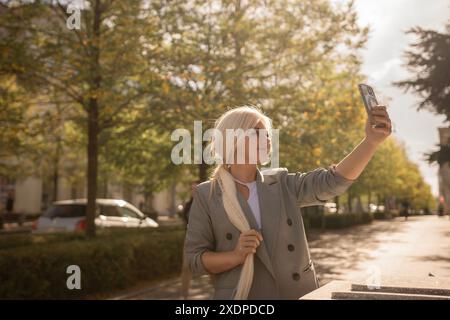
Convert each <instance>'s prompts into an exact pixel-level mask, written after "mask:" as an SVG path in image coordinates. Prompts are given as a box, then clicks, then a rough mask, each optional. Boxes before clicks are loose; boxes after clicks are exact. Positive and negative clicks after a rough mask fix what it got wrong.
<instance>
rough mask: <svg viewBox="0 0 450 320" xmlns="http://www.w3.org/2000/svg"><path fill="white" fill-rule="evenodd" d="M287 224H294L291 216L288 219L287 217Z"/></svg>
mask: <svg viewBox="0 0 450 320" xmlns="http://www.w3.org/2000/svg"><path fill="white" fill-rule="evenodd" d="M287 224H288V225H290V226H292V220H291V218H288V219H287Z"/></svg>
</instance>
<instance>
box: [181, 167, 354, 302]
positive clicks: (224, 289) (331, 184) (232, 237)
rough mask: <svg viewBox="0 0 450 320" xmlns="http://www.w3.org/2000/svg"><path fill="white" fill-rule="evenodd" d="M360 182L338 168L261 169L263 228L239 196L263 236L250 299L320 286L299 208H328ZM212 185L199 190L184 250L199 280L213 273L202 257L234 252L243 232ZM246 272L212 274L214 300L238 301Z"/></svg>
mask: <svg viewBox="0 0 450 320" xmlns="http://www.w3.org/2000/svg"><path fill="white" fill-rule="evenodd" d="M355 181H356V179H355V180H349V179H346V178H344V177H343V176H341V175H339V174H338V173H337V172H336V169H335V165H332V166H330V167H329V168H328V169H325V168H317V169H315V170H312V171H309V172H306V173H301V172H295V173H289V172H288V171H287V169H286V168H274V169H267V170H262V171H260V170H259V169H258V170H257V190H258V197H259V208H260V212H261V225H262V228H261V229H260V230H259V228H258V224H257V222H256V219H255V217H254V215H253V213H252V211H251V209H250V206H249V205H248V203H247V201H246V200H245V198H244V196H243V195H242V194H241V193H240V192H237V197H238V200H239V202H240V204H241V207H242V209H243V211H244V214H245V215H246V217H247V219H248V221H249V223H250V227H251V228H252V229H256V230H259V231H260V232H261V233H262V236H263V241H262V242H261V245H260V246H259V247H258V248H257V250H256V254H255V259H254V277H253V283H252V287H251V289H250V293H249V296H248V299H298V298H300V297H301V296H303V295H305V294H307V293H309V292H311V291H313V290H314V289H316V288H318V282H317V278H316V272H315V269H314V264H313V262H312V260H311V258H310V253H309V248H308V243H307V240H306V234H305V229H304V226H303V220H302V216H301V209H300V208H301V207H306V206H311V205H323V204H324V203H325V202H326V201H327V200H329V199H331V198H333V197H334V196H337V195H341V194H342V193H344V192H345V191H346V190H347V188H348V187H349V186H350V185H351V184H352V183H353V182H355ZM211 184H212V182H211V181H207V182H203V183H201V184H199V185H198V186H197V192H196V195H195V197H194V201H193V203H192V206H191V209H190V213H189V223H188V226H187V233H186V240H185V245H184V250H185V255H186V258H187V262H188V264H189V268H190V269H191V272H192V273H193V275H194V276H199V275H203V274H209V272H208V271H207V270H206V269H205V267H204V265H203V263H202V260H201V259H200V256H201V254H202V253H203V252H205V251H207V250H209V251H216V252H221V251H231V250H234V248H235V247H236V244H237V241H238V239H239V234H240V232H239V230H238V229H237V228H236V227H235V226H233V225H232V224H231V222H230V221H229V219H228V217H227V214H226V212H225V209H224V206H223V202H222V196H221V190H220V187H219V186H218V185H217V184H216V185H215V188H214V189H213V192H212V194H211V197H210V188H211ZM241 269H242V265H240V266H237V267H235V268H233V269H231V270H228V271H225V272H222V273H219V274H211V276H212V280H213V285H214V296H213V299H232V298H233V297H234V293H235V290H236V287H237V283H238V280H239V275H240V274H241Z"/></svg>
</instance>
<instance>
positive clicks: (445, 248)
mask: <svg viewBox="0 0 450 320" xmlns="http://www.w3.org/2000/svg"><path fill="white" fill-rule="evenodd" d="M309 243H310V250H311V255H312V258H313V259H314V261H315V265H316V269H317V273H318V276H319V279H320V284H321V285H324V284H326V283H327V282H328V281H330V280H333V279H336V280H352V279H356V278H361V277H362V278H367V277H368V276H369V274H370V273H373V272H374V270H375V272H379V274H380V276H381V277H383V276H392V275H402V276H415V277H428V276H430V275H434V276H436V277H438V276H442V277H450V219H449V218H448V217H438V216H420V217H419V216H417V217H409V219H408V221H404V219H403V218H396V219H393V220H389V221H374V222H373V223H372V224H370V225H364V226H357V227H352V228H348V229H344V230H338V231H326V232H323V233H312V234H311V235H310V237H309ZM180 288H181V283H180V280H179V279H173V280H170V281H167V282H164V283H162V284H160V285H159V286H157V287H151V288H147V289H144V290H140V291H139V292H130V293H127V294H126V295H125V296H121V297H116V298H124V299H181V298H182V297H181V295H180ZM212 292H213V290H212V287H211V285H210V282H209V278H208V276H203V277H199V278H197V279H194V280H193V282H192V286H191V290H190V295H189V299H209V298H210V297H211V294H212Z"/></svg>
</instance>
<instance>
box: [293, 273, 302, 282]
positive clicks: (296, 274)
mask: <svg viewBox="0 0 450 320" xmlns="http://www.w3.org/2000/svg"><path fill="white" fill-rule="evenodd" d="M292 279H294V280H295V281H298V280H300V274H298V273H297V272H295V273H293V274H292Z"/></svg>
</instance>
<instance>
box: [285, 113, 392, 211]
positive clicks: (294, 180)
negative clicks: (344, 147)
mask: <svg viewBox="0 0 450 320" xmlns="http://www.w3.org/2000/svg"><path fill="white" fill-rule="evenodd" d="M372 118H373V119H374V121H376V122H375V123H374V125H375V124H381V123H384V124H385V128H374V127H372V124H371V123H370V122H369V120H367V122H366V136H365V138H364V139H363V140H362V141H361V142H360V143H359V144H358V145H357V146H356V147H355V148H354V149H353V151H351V152H350V153H349V154H348V155H347V156H346V157H345V158H344V159H343V160H342V161H340V162H339V163H338V164H337V165H332V166H330V167H329V168H328V170H327V169H324V168H318V169H315V170H312V171H309V172H306V173H302V172H296V173H289V174H288V175H287V185H288V188H289V189H290V190H291V192H293V193H294V195H295V196H296V198H297V201H298V203H299V205H300V206H301V207H306V206H312V205H321V204H324V203H325V202H327V201H328V200H329V199H331V198H333V197H335V196H338V195H341V194H343V193H344V192H345V191H346V190H347V189H348V187H350V185H352V184H353V183H354V182H355V181H356V180H357V178H358V177H359V175H360V174H361V172H362V171H363V170H364V168H365V167H366V166H367V164H368V163H369V161H370V159H371V158H372V157H373V155H374V153H375V151H376V149H377V147H378V146H379V145H380V144H381V143H382V142H383V141H384V140H385V139H386V138H387V137H388V136H389V135H390V134H391V121H390V119H389V115H388V114H387V111H386V107H384V106H378V107H375V108H374V111H373V112H372Z"/></svg>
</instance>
